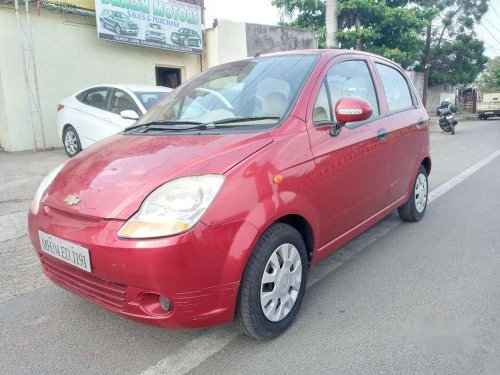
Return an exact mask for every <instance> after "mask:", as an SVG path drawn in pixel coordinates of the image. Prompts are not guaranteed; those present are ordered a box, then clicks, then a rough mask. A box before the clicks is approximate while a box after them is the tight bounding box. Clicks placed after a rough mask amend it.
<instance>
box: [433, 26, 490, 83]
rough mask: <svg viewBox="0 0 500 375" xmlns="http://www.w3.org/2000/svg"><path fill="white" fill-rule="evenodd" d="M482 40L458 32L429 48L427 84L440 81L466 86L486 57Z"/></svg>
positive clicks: (479, 69) (472, 79)
mask: <svg viewBox="0 0 500 375" xmlns="http://www.w3.org/2000/svg"><path fill="white" fill-rule="evenodd" d="M483 53H484V45H483V42H482V41H479V40H478V39H476V38H474V37H473V36H472V35H469V34H459V35H457V37H456V39H455V40H454V41H445V42H442V43H441V45H435V46H433V47H432V48H431V56H430V57H431V69H430V74H429V85H430V86H435V85H438V84H442V83H449V84H451V85H461V86H467V85H469V84H470V83H472V82H474V80H475V79H476V77H477V76H478V75H479V73H481V71H482V70H483V68H484V65H485V64H486V62H487V61H488V58H487V57H486V56H484V55H483Z"/></svg>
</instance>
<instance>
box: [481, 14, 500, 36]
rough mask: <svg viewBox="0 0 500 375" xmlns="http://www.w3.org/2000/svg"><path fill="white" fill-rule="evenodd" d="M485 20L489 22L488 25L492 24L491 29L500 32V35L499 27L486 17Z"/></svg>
mask: <svg viewBox="0 0 500 375" xmlns="http://www.w3.org/2000/svg"><path fill="white" fill-rule="evenodd" d="M483 19H484V20H485V21H488V23H489V24H490V26H491V27H493V28H494V29H495V30H496V31H497V32H499V33H500V30H498V29H497V27H496V26H495V25H493V23H492V22H491V21H490V20H489V19H487V18H486V17H485V18H483Z"/></svg>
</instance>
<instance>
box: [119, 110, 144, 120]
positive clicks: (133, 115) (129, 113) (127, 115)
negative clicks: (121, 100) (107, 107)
mask: <svg viewBox="0 0 500 375" xmlns="http://www.w3.org/2000/svg"><path fill="white" fill-rule="evenodd" d="M120 116H121V117H122V118H124V119H125V120H139V117H140V116H139V115H138V114H137V112H136V111H133V110H131V109H127V110H126V111H121V112H120Z"/></svg>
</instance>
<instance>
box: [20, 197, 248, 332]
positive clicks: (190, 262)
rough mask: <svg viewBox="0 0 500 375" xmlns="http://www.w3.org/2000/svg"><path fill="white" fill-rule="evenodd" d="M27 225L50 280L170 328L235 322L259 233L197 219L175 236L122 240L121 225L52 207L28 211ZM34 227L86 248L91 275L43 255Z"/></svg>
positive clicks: (238, 225)
mask: <svg viewBox="0 0 500 375" xmlns="http://www.w3.org/2000/svg"><path fill="white" fill-rule="evenodd" d="M28 221H29V234H30V239H31V242H32V244H33V246H34V247H35V249H36V251H37V255H38V257H39V258H40V261H41V263H42V266H43V270H44V272H45V274H46V275H47V277H48V278H49V279H50V280H52V281H53V282H54V283H56V284H57V285H59V286H61V287H63V288H65V289H67V290H69V291H71V292H73V293H76V294H78V295H80V296H83V297H85V298H87V299H89V300H91V301H92V302H94V303H96V304H97V305H100V306H102V307H104V308H106V309H108V310H111V311H113V312H115V313H117V314H119V315H121V316H124V317H127V318H129V319H132V320H135V321H138V322H141V323H144V324H148V325H153V326H159V327H169V328H199V327H208V326H213V325H218V324H224V323H227V322H229V321H230V320H232V318H233V315H234V309H235V305H236V297H237V294H238V287H239V281H240V279H241V275H242V273H243V269H244V266H245V262H246V259H247V256H248V253H249V249H252V248H253V246H254V241H255V239H256V236H257V230H256V228H255V227H253V226H252V225H251V224H249V223H247V222H233V223H229V224H225V225H220V226H215V227H209V226H207V225H205V224H203V223H202V222H200V223H198V224H197V225H196V226H195V227H194V228H193V229H192V230H190V231H188V232H186V233H184V234H181V235H178V236H173V237H167V238H162V239H151V240H124V239H120V238H118V237H117V236H116V233H117V231H118V229H119V228H120V227H121V225H122V224H123V222H122V221H119V220H103V219H97V218H90V217H82V216H74V215H70V214H68V213H66V212H63V211H59V210H55V209H52V208H49V207H42V208H41V209H40V212H39V213H38V215H33V214H32V213H31V212H30V214H29V219H28ZM38 230H41V231H44V232H46V233H50V234H52V235H54V236H57V237H59V238H62V239H64V240H66V241H70V242H73V243H75V244H78V245H80V246H83V247H86V248H88V249H89V252H90V259H91V266H92V272H91V273H88V272H85V271H82V270H80V269H78V268H76V267H74V266H72V265H70V264H67V263H65V262H62V261H60V260H58V259H56V258H54V257H52V256H50V255H47V254H45V253H43V252H41V251H40V242H39V236H38ZM160 295H161V296H165V297H167V298H168V299H169V300H170V301H172V303H173V309H172V310H171V311H168V312H167V311H164V310H162V309H161V308H159V303H158V296H160ZM155 296H156V297H155ZM155 298H156V299H155Z"/></svg>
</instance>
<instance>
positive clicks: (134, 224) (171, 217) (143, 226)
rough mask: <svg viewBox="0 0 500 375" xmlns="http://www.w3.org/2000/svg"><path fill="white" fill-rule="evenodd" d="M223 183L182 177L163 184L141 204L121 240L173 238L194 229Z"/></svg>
mask: <svg viewBox="0 0 500 375" xmlns="http://www.w3.org/2000/svg"><path fill="white" fill-rule="evenodd" d="M223 182H224V176H222V175H216V174H208V175H204V176H192V177H182V178H178V179H176V180H172V181H170V182H167V183H166V184H163V185H162V186H160V187H159V188H157V189H156V190H155V191H153V192H152V193H151V194H150V195H149V196H148V197H147V198H146V199H145V200H144V202H143V203H142V205H141V208H140V209H139V211H138V212H137V213H136V214H135V215H134V216H132V217H131V218H130V219H129V220H128V221H127V222H126V223H125V224H124V225H123V226H122V227H121V229H120V230H119V231H118V236H119V237H122V238H156V237H166V236H172V235H174V234H179V233H182V232H185V231H187V230H188V229H191V228H192V227H193V226H195V225H196V223H197V222H198V221H199V220H200V218H201V217H202V215H203V214H204V213H205V211H206V210H207V208H208V206H209V205H210V203H212V201H213V199H214V198H215V196H216V195H217V192H218V191H219V189H220V188H221V186H222V183H223Z"/></svg>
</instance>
